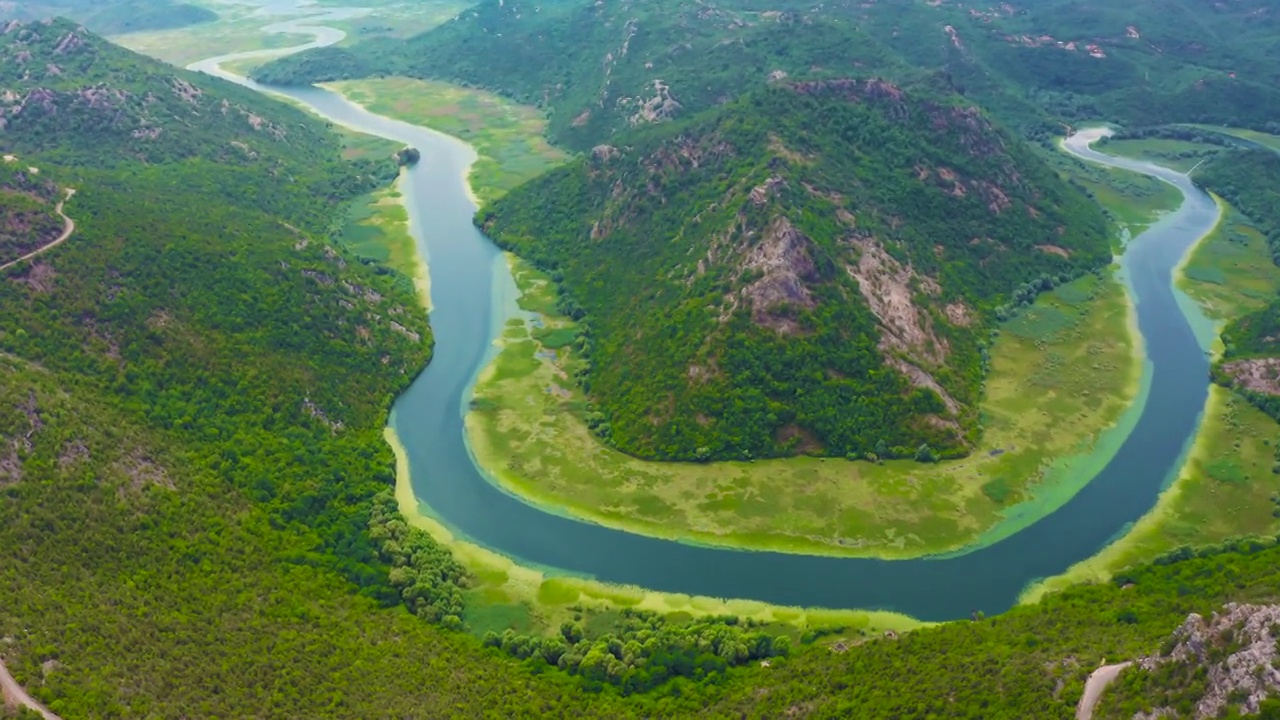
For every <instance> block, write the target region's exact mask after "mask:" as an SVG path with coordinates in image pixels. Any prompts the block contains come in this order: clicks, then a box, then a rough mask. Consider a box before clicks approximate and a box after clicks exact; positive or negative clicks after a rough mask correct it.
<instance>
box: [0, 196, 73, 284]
mask: <svg viewBox="0 0 1280 720" xmlns="http://www.w3.org/2000/svg"><path fill="white" fill-rule="evenodd" d="M75 194H76V191H75V189H74V188H67V197H66V200H60V201H59V202H58V204H57V205H55V206H54V208H53V211H54V212H56V213H58V215H59V216H60V217H62V220H63V222H64V223H66V224H65V225H63V226H62V234H61V235H59V236H58V237H57V238H55V239H54V240H53V242H51V243H49V244H47V245H45V246H44V247H41V248H37V249H35V250H32V251H31V252H29V253H27V254H26V255H23V256H22V257H20V258H18V259H17V260H12V261H10V262H7V263H5V264H3V265H0V270H8V269H9V268H11V267H13V266H14V265H17V264H19V263H24V262H26V261H28V260H30V259H31V258H33V257H36V256H37V255H42V254H44V253H46V252H48V251H50V250H52V249H54V248H56V247H58V246H59V245H61V244H62V243H64V242H66V241H67V238H70V237H71V233H73V232H75V231H76V221H75V220H72V219H71V218H69V217H67V214H66V213H64V212H62V206H63V205H64V204H65V203H66V202H67V200H70V199H71V197H72V196H73V195H75Z"/></svg>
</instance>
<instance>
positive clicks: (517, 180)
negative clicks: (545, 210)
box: [326, 77, 568, 205]
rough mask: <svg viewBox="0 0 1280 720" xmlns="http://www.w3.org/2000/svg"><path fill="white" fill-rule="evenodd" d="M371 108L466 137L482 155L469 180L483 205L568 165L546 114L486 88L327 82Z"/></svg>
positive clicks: (410, 81) (403, 80) (408, 82)
mask: <svg viewBox="0 0 1280 720" xmlns="http://www.w3.org/2000/svg"><path fill="white" fill-rule="evenodd" d="M326 87H329V88H332V89H334V90H336V91H337V92H340V93H342V94H343V95H344V96H346V97H347V98H348V99H349V100H351V101H352V102H355V103H357V104H359V105H362V106H364V107H365V108H368V109H369V110H370V111H372V112H375V113H378V114H380V115H385V116H387V117H392V118H396V119H398V120H403V121H405V122H410V123H414V124H416V125H424V126H426V127H429V128H432V129H434V130H439V131H440V132H443V133H445V134H447V135H453V136H454V137H457V138H461V139H462V140H465V141H467V142H468V143H470V144H471V145H472V147H474V148H475V150H476V153H477V155H478V156H479V157H478V159H477V160H476V162H475V164H474V165H473V166H472V167H471V175H470V178H469V180H470V182H471V188H472V191H473V192H474V194H475V196H476V198H477V200H478V202H479V204H482V205H483V204H484V203H487V202H491V201H493V200H496V199H497V198H499V197H501V196H502V195H504V194H505V193H506V192H507V191H508V190H511V189H512V188H514V187H516V186H517V185H519V184H521V183H523V182H525V181H527V180H530V179H532V178H534V177H537V176H538V175H541V174H542V173H544V172H546V171H547V170H549V169H551V168H553V167H555V166H556V165H559V164H561V163H563V162H564V161H565V160H567V159H568V155H567V154H565V153H564V152H563V151H561V150H559V149H557V148H555V147H553V146H551V145H550V144H548V143H547V141H546V139H545V138H544V136H543V132H544V130H545V128H546V118H544V117H543V116H542V114H541V113H540V112H538V110H536V109H535V108H531V107H527V106H524V105H519V104H516V103H513V102H511V101H510V100H507V99H505V98H502V97H499V96H498V95H494V94H493V93H488V92H485V91H483V90H474V89H469V88H461V87H457V86H454V85H449V84H447V83H442V82H434V81H427V80H414V79H410V78H399V77H392V78H370V79H366V80H349V81H343V82H335V83H328V84H327V85H326Z"/></svg>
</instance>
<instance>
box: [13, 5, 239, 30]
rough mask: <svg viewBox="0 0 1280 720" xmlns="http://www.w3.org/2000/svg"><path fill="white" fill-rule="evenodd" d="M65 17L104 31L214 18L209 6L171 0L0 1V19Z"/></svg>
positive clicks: (180, 24)
mask: <svg viewBox="0 0 1280 720" xmlns="http://www.w3.org/2000/svg"><path fill="white" fill-rule="evenodd" d="M54 17H68V18H71V19H72V20H75V21H76V22H80V23H84V24H85V25H87V26H88V27H89V28H91V29H92V30H93V31H94V32H98V33H102V34H104V35H118V34H121V33H129V32H140V31H144V30H165V29H169V28H179V27H185V26H187V25H195V24H197V23H204V22H211V21H213V20H216V19H217V18H218V15H217V13H215V12H213V11H212V10H208V9H206V8H203V7H200V6H198V5H191V4H188V3H181V2H174V1H173V0H23V2H3V3H0V21H7V20H21V21H31V20H47V19H49V18H54Z"/></svg>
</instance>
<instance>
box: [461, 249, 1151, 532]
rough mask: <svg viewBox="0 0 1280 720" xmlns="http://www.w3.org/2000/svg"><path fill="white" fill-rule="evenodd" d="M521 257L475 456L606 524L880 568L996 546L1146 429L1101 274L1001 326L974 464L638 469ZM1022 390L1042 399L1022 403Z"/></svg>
mask: <svg viewBox="0 0 1280 720" xmlns="http://www.w3.org/2000/svg"><path fill="white" fill-rule="evenodd" d="M511 263H512V270H513V273H514V275H515V277H516V281H517V284H518V285H519V287H520V288H521V290H522V292H523V297H522V300H521V305H522V307H523V308H524V309H525V310H526V311H527V313H528V316H527V317H526V318H524V319H515V320H512V321H510V322H509V324H508V327H507V328H506V332H505V333H504V337H503V349H502V351H501V352H500V354H499V355H498V357H497V359H496V360H495V361H494V363H493V364H492V365H491V366H490V367H489V368H487V369H486V370H485V372H484V373H483V374H482V375H481V378H480V380H479V382H478V384H477V387H476V392H475V399H474V402H473V408H472V411H471V412H470V413H469V414H468V417H467V429H468V436H469V438H470V440H471V443H472V447H473V449H474V451H475V453H476V455H477V457H478V458H479V459H480V462H481V464H482V465H483V466H484V467H485V468H486V469H487V470H488V471H490V473H491V474H492V475H493V477H494V478H495V479H496V480H497V481H498V482H499V483H500V484H501V485H503V486H504V487H506V488H507V489H510V490H512V491H514V492H517V493H519V494H520V495H522V496H523V497H526V498H528V499H531V500H533V501H534V502H537V503H539V504H541V505H544V506H546V507H549V508H552V509H554V510H557V511H559V512H563V513H567V514H570V515H574V516H577V517H583V518H586V519H589V520H592V521H595V522H599V523H601V524H605V525H609V526H613V527H619V528H624V529H628V530H631V531H634V532H640V533H644V534H649V535H657V536H662V537H672V538H675V537H679V538H684V539H693V540H695V541H701V542H706V543H709V544H716V545H728V546H736V547H744V548H752V549H771V550H782V551H791V552H806V553H818V554H832V555H871V556H882V557H913V556H919V555H924V554H930V553H938V552H945V551H949V550H955V549H957V548H960V547H963V546H966V545H970V544H972V543H974V542H976V541H978V540H979V538H981V541H982V542H984V543H989V542H994V541H995V540H998V539H999V538H1001V537H1005V536H1007V535H1009V534H1011V533H1012V532H1016V531H1017V530H1018V529H1021V528H1022V527H1025V526H1026V525H1027V524H1029V523H1030V522H1033V521H1034V520H1035V519H1036V518H1038V517H1041V516H1043V514H1045V513H1046V512H1048V511H1049V510H1051V509H1052V508H1054V507H1057V506H1058V505H1060V504H1061V503H1062V502H1064V501H1065V500H1066V499H1067V498H1069V497H1070V496H1071V495H1073V494H1074V493H1075V492H1076V491H1077V490H1078V489H1079V487H1081V486H1082V485H1083V483H1084V482H1086V481H1087V480H1088V479H1089V478H1090V477H1092V475H1093V474H1094V473H1095V472H1096V471H1097V470H1098V469H1100V468H1101V467H1102V465H1104V464H1105V463H1106V461H1107V460H1108V459H1109V458H1110V456H1111V455H1112V454H1113V453H1114V451H1115V449H1116V448H1118V446H1119V441H1120V440H1122V439H1123V437H1124V435H1125V434H1127V432H1128V427H1127V426H1126V425H1127V422H1126V421H1128V422H1131V421H1132V420H1133V419H1136V413H1135V414H1133V418H1125V415H1126V413H1125V411H1126V409H1127V408H1128V407H1129V406H1130V402H1129V401H1130V400H1131V399H1132V398H1134V397H1135V396H1136V395H1137V394H1138V392H1139V389H1140V381H1139V380H1140V375H1141V372H1140V368H1141V356H1140V351H1139V349H1138V348H1137V347H1135V345H1134V343H1133V341H1132V340H1131V337H1132V336H1131V332H1130V325H1129V324H1130V322H1131V310H1130V307H1129V304H1128V302H1127V300H1126V298H1125V295H1124V292H1123V290H1122V288H1121V286H1120V284H1119V282H1118V281H1117V280H1116V279H1114V278H1113V277H1112V276H1111V275H1110V274H1108V275H1107V276H1105V277H1101V278H1099V277H1095V276H1088V277H1086V278H1082V279H1080V280H1078V281H1076V282H1074V283H1071V284H1069V285H1066V286H1063V287H1061V288H1059V289H1057V290H1055V291H1054V292H1052V293H1049V294H1047V295H1046V296H1044V297H1043V298H1042V299H1041V300H1040V301H1039V302H1038V303H1037V304H1036V305H1035V306H1034V307H1032V308H1029V309H1028V310H1027V311H1026V312H1025V313H1024V314H1023V315H1021V316H1019V317H1018V318H1017V319H1016V320H1014V321H1012V322H1011V323H1009V324H1008V325H1007V326H1006V328H1005V331H1004V332H1003V333H1002V334H1001V337H1000V338H999V339H998V341H997V344H996V346H995V348H994V351H993V353H992V355H993V371H992V373H991V376H990V377H989V379H988V382H987V398H986V401H985V402H984V406H983V412H984V421H985V426H986V432H985V439H984V443H983V446H982V447H981V448H980V449H979V450H978V451H977V452H975V453H973V454H972V455H971V456H970V457H968V458H965V459H963V460H958V461H954V462H946V463H939V464H937V465H922V464H919V463H915V462H911V461H905V460H904V461H890V462H885V463H883V464H872V463H867V462H861V461H860V462H849V461H846V460H841V459H820V458H811V457H798V458H791V459H784V460H767V461H757V462H752V463H741V462H739V463H715V464H710V465H703V464H695V463H653V462H645V461H640V460H637V459H635V458H632V457H630V456H627V455H625V454H623V453H620V452H617V451H614V450H612V449H609V448H607V447H605V446H604V445H602V444H601V443H599V441H598V440H597V439H596V438H595V436H594V435H592V434H591V433H590V431H589V430H588V429H587V428H586V426H585V424H584V422H583V420H582V415H583V413H584V410H585V400H584V398H583V397H582V396H581V394H580V392H579V390H578V389H577V387H576V385H575V384H574V383H573V382H572V381H571V380H570V377H571V376H572V374H573V372H574V370H575V369H576V367H577V363H578V362H579V360H578V358H577V357H576V356H575V354H574V352H573V346H572V345H573V340H574V337H575V332H576V331H575V328H574V327H573V324H572V323H571V322H570V321H568V320H567V319H565V318H564V317H562V316H559V315H557V314H556V312H555V310H554V308H555V294H554V289H553V287H552V286H551V284H550V282H549V280H548V279H547V278H546V277H545V276H543V275H542V274H541V273H539V272H537V271H536V270H534V269H532V268H531V267H529V266H528V265H527V264H525V263H523V262H521V261H519V260H517V259H515V258H512V259H511ZM1028 386H1032V387H1036V388H1039V389H1040V391H1041V392H1038V393H1036V394H1034V396H1032V395H1029V394H1028V393H1026V392H1025V389H1026V388H1027V387H1028ZM1045 398H1048V400H1047V401H1046V400H1045ZM1064 427H1069V428H1073V429H1075V432H1070V433H1064V432H1063V431H1062V428H1064ZM1112 427H1114V428H1115V429H1114V430H1113V431H1112V432H1110V433H1104V432H1103V431H1104V430H1105V429H1106V428H1112ZM798 489H802V490H798Z"/></svg>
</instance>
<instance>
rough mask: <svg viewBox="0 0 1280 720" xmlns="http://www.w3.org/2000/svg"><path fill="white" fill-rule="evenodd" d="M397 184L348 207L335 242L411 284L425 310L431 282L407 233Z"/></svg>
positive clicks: (356, 201)
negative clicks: (384, 267) (389, 270)
mask: <svg viewBox="0 0 1280 720" xmlns="http://www.w3.org/2000/svg"><path fill="white" fill-rule="evenodd" d="M399 188H400V184H399V182H397V183H396V184H395V185H394V186H392V187H388V188H382V189H380V190H376V191H374V192H373V193H370V194H368V195H365V196H363V197H360V198H357V199H356V200H355V201H353V202H352V203H351V205H350V206H349V208H348V210H347V215H346V217H345V218H344V222H343V225H342V230H341V232H340V233H339V235H338V241H339V242H341V243H342V244H343V245H344V246H346V247H347V249H349V250H351V251H352V252H354V253H355V254H356V255H358V256H360V257H366V258H370V259H373V260H376V261H378V262H379V263H381V264H383V265H386V266H387V267H389V268H391V269H393V270H395V271H397V272H399V273H400V274H401V275H403V276H404V277H406V278H409V279H411V280H412V281H413V284H414V288H415V289H416V290H417V292H418V297H419V298H420V299H421V300H422V303H423V305H424V307H426V308H427V309H430V307H431V299H430V298H431V282H430V276H429V274H428V272H427V266H426V261H425V260H424V258H423V256H422V254H421V253H420V252H419V250H418V242H417V240H416V239H415V238H414V237H413V234H412V233H411V232H410V230H409V213H408V211H407V210H406V209H405V206H404V202H403V199H402V196H401V194H400V189H399Z"/></svg>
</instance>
